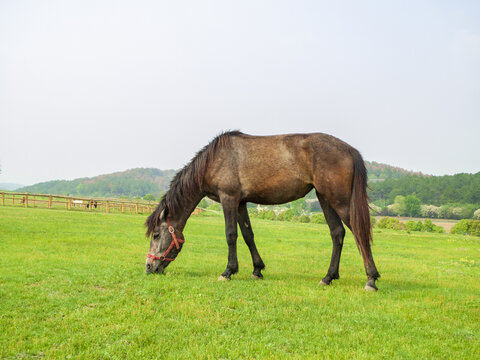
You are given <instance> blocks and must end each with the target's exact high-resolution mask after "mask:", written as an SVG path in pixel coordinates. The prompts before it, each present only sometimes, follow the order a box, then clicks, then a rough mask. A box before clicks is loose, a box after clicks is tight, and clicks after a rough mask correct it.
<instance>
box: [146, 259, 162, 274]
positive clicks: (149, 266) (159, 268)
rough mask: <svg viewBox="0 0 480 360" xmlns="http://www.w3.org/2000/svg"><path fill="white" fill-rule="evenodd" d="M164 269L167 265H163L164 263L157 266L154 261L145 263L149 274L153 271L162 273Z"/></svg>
mask: <svg viewBox="0 0 480 360" xmlns="http://www.w3.org/2000/svg"><path fill="white" fill-rule="evenodd" d="M163 270H165V266H162V265H160V264H159V265H158V266H155V264H154V263H153V262H151V263H148V262H147V263H146V264H145V272H146V273H147V274H152V273H158V274H161V273H163Z"/></svg>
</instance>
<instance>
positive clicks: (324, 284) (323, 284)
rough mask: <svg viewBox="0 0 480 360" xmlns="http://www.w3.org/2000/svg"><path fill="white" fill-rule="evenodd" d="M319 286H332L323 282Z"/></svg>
mask: <svg viewBox="0 0 480 360" xmlns="http://www.w3.org/2000/svg"><path fill="white" fill-rule="evenodd" d="M318 285H319V286H328V285H330V284H327V283H326V282H325V281H323V280H320V282H319V283H318Z"/></svg>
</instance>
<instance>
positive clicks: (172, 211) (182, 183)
mask: <svg viewBox="0 0 480 360" xmlns="http://www.w3.org/2000/svg"><path fill="white" fill-rule="evenodd" d="M238 135H242V133H241V132H240V131H228V132H223V133H221V134H220V135H218V136H216V137H215V138H214V139H213V140H212V141H211V142H210V143H209V144H208V145H206V146H205V147H204V148H203V149H201V150H200V151H199V152H198V153H197V154H196V155H195V156H194V157H193V159H192V160H190V162H189V163H188V164H187V165H186V166H185V167H184V168H183V169H182V170H180V171H178V172H177V173H176V174H175V176H174V177H173V179H172V181H171V182H170V186H169V189H168V191H167V192H166V193H165V195H164V196H163V197H162V199H161V200H160V203H159V204H158V206H157V208H156V209H155V210H154V212H153V213H152V214H151V215H150V216H149V217H148V218H147V220H146V221H145V227H146V228H147V232H146V236H147V237H148V236H150V235H151V234H152V232H153V230H154V229H155V227H156V226H157V225H158V222H159V220H160V215H161V213H162V211H163V210H166V213H167V214H169V215H170V216H172V217H175V216H176V215H177V214H180V213H181V212H182V210H183V209H184V208H185V205H186V203H189V202H191V201H192V200H193V199H194V198H196V197H197V196H198V194H199V192H202V191H203V186H204V179H205V174H206V172H207V167H208V163H209V162H211V161H212V160H213V159H214V157H215V154H216V152H217V151H218V150H219V149H222V148H224V147H225V146H227V145H228V143H229V140H230V138H231V137H232V136H238Z"/></svg>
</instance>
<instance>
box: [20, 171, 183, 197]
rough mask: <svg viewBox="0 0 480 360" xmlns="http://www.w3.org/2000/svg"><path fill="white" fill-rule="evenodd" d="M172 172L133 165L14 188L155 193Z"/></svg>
mask: <svg viewBox="0 0 480 360" xmlns="http://www.w3.org/2000/svg"><path fill="white" fill-rule="evenodd" d="M174 174H175V170H159V169H153V168H137V169H131V170H126V171H122V172H116V173H112V174H108V175H100V176H96V177H92V178H81V179H75V180H54V181H47V182H43V183H38V184H35V185H32V186H26V187H23V188H21V189H17V191H20V192H30V193H40V194H57V195H75V196H92V197H94V196H96V197H120V196H128V197H135V196H141V197H143V196H145V195H146V194H152V195H154V196H155V197H158V196H159V195H160V194H161V193H163V192H165V190H167V188H168V185H169V184H170V180H171V179H172V177H173V175H174Z"/></svg>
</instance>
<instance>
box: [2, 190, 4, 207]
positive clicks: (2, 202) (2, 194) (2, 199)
mask: <svg viewBox="0 0 480 360" xmlns="http://www.w3.org/2000/svg"><path fill="white" fill-rule="evenodd" d="M2 206H5V193H4V192H2Z"/></svg>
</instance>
